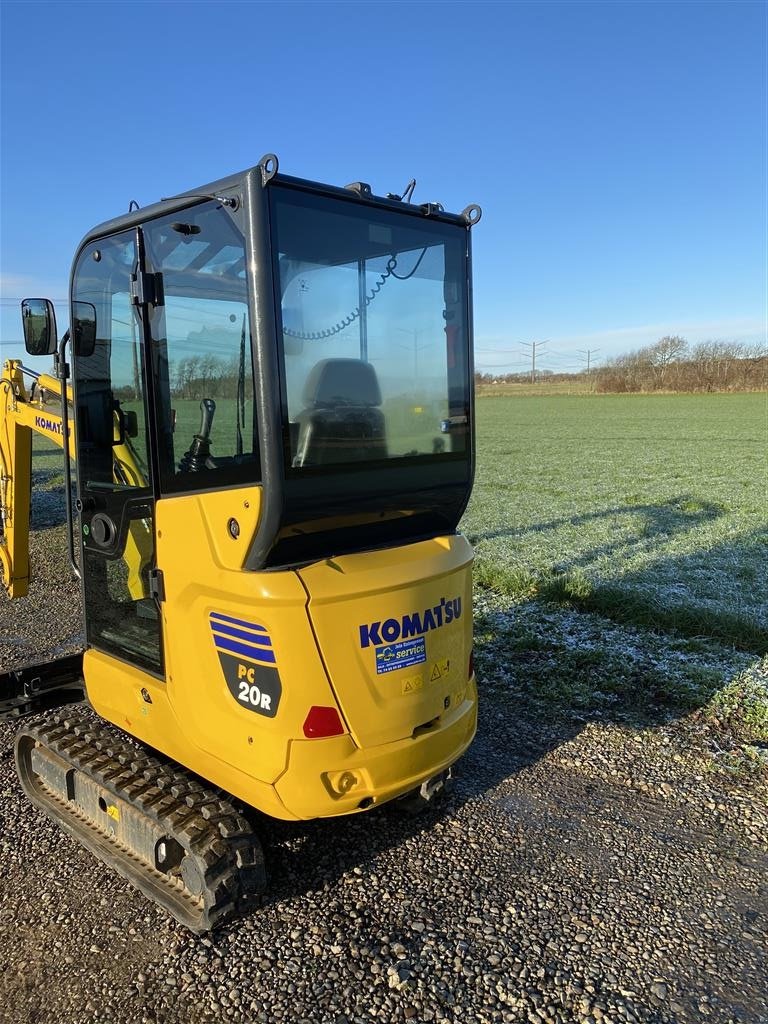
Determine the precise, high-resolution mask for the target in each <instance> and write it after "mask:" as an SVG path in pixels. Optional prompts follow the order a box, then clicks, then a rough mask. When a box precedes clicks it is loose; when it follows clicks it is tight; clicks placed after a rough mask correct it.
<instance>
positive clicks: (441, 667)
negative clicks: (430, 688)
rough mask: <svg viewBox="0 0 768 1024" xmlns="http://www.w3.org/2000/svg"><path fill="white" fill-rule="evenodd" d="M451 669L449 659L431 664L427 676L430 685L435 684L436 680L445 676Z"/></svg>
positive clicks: (442, 659)
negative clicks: (430, 669)
mask: <svg viewBox="0 0 768 1024" xmlns="http://www.w3.org/2000/svg"><path fill="white" fill-rule="evenodd" d="M450 668H451V659H450V658H441V660H440V661H434V662H432V671H431V673H430V676H429V681H430V683H436V682H437V680H438V679H442V678H443V676H447V675H448V672H449V671H450Z"/></svg>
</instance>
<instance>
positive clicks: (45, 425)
mask: <svg viewBox="0 0 768 1024" xmlns="http://www.w3.org/2000/svg"><path fill="white" fill-rule="evenodd" d="M46 393H50V394H52V395H54V396H56V397H58V398H59V399H60V398H61V381H59V380H58V379H57V378H56V377H53V376H51V375H50V374H46V373H42V374H40V375H39V377H37V379H36V381H35V382H34V384H33V386H32V387H31V388H29V389H27V387H26V385H25V382H24V370H23V367H22V364H21V362H20V361H19V360H17V359H9V360H7V361H6V362H5V363H4V364H3V367H2V371H1V372H0V571H1V572H2V581H3V586H4V587H5V590H6V592H7V594H8V596H9V597H11V598H16V597H26V595H27V594H28V592H29V513H30V505H31V494H32V432H33V431H35V432H36V433H38V434H40V435H41V436H42V437H47V438H48V440H49V441H53V443H54V444H56V445H58V446H59V447H60V448H62V449H64V450H65V451H66V453H67V455H68V456H69V458H71V459H74V458H75V451H76V449H75V427H74V417H72V418H71V419H70V421H69V438H68V443H67V440H65V438H64V424H63V422H62V417H61V414H60V413H59V412H52V411H51V409H50V408H49V407H48V406H46V404H45V401H44V395H45V394H46ZM67 399H68V401H69V402H70V403H71V401H72V389H71V388H67ZM117 428H118V424H117V423H116V441H117V443H116V444H115V446H114V448H113V463H114V466H115V470H116V473H119V478H118V479H120V480H125V478H126V477H127V478H128V479H129V480H130V481H131V483H133V484H135V485H138V486H141V485H142V484H143V483H144V480H143V474H142V472H141V470H140V468H139V466H138V463H137V461H136V458H135V455H134V452H133V449H132V448H131V446H130V444H129V442H128V441H127V440H126V441H125V442H123V443H120V442H119V433H118V432H117ZM65 500H67V501H68V500H69V495H67V496H66V497H65ZM151 552H152V538H151V537H150V536H149V533H148V529H147V526H146V525H145V524H144V522H143V521H141V520H139V521H134V522H133V523H132V524H131V528H130V531H129V535H128V538H127V542H126V548H125V554H124V559H125V562H126V564H127V566H128V572H129V588H130V591H131V594H132V596H133V597H134V599H137V598H140V597H143V596H145V594H144V591H145V589H146V587H145V583H144V578H143V570H144V569H145V567H146V565H147V563H148V561H149V558H150V556H151Z"/></svg>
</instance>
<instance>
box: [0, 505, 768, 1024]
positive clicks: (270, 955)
mask: <svg viewBox="0 0 768 1024" xmlns="http://www.w3.org/2000/svg"><path fill="white" fill-rule="evenodd" d="M53 521H55V516H54V517H53ZM51 522H52V520H44V521H43V522H42V523H38V526H41V527H44V528H43V529H41V530H40V531H39V532H38V533H36V534H35V536H34V550H33V555H34V558H35V570H36V574H37V580H38V583H37V585H36V586H35V589H34V593H33V597H32V598H30V599H28V600H26V601H22V602H17V603H16V604H14V605H10V604H9V603H8V602H6V601H4V600H2V599H0V665H2V666H3V667H7V666H8V665H10V664H11V663H16V662H18V663H23V662H24V661H27V660H30V653H31V652H32V651H33V647H32V646H31V644H30V642H29V641H33V642H34V643H36V644H38V645H39V646H38V650H37V653H40V654H49V653H51V652H53V651H64V650H66V649H69V648H71V647H72V646H76V645H77V643H78V637H79V623H78V619H77V590H76V588H75V587H73V586H72V585H71V584H70V583H69V582H68V581H67V580H66V574H65V572H64V570H63V568H62V567H61V564H60V562H61V558H60V554H61V552H60V551H59V550H57V549H56V547H55V545H56V544H59V545H60V544H61V542H62V536H63V531H62V529H61V527H60V526H53V525H51ZM57 563H59V564H57ZM586 618H587V617H586V616H585V620H586ZM15 637H20V638H22V639H23V640H24V641H25V643H24V644H20V643H18V642H17V640H16V639H14V638H15ZM492 653H493V652H492V650H486V651H485V652H481V654H480V658H479V664H480V668H481V684H482V686H481V688H482V696H483V701H482V705H481V708H482V710H481V718H480V729H479V735H478V739H477V741H476V742H475V744H474V745H473V747H472V748H471V750H470V752H469V753H468V755H467V756H466V757H465V758H464V759H463V761H462V762H461V764H460V765H459V772H458V779H457V783H456V787H455V789H454V791H453V792H452V793H451V794H450V795H449V797H448V798H447V799H446V801H445V802H444V804H443V805H442V806H441V807H440V808H439V809H437V810H430V811H429V812H427V814H425V815H423V816H422V817H420V818H416V819H414V818H407V817H403V816H401V815H400V814H399V813H398V812H396V811H395V810H394V809H392V808H386V807H383V808H380V809H377V810H375V811H373V812H371V813H368V814H366V815H364V816H357V817H355V818H351V819H348V820H345V821H336V822H315V823H309V824H306V825H300V826H289V825H285V824H279V823H276V824H274V825H272V826H270V827H269V828H268V829H267V831H266V832H265V834H264V840H265V844H266V852H267V858H268V865H269V869H270V875H271V890H270V894H269V896H268V898H267V900H266V903H265V905H264V906H263V907H262V908H260V909H258V910H255V911H253V912H252V913H251V914H250V915H249V916H248V917H246V918H244V919H242V920H240V921H238V922H236V923H234V924H232V925H230V926H229V927H227V928H225V929H224V930H223V931H221V932H218V933H216V934H215V935H214V936H213V937H212V938H202V939H201V938H196V937H194V936H191V935H189V934H188V933H186V932H185V931H184V930H183V929H182V928H181V927H180V926H178V925H176V924H175V923H174V922H172V921H171V920H169V919H168V918H167V917H166V916H165V915H164V914H163V913H162V912H161V911H160V910H159V909H157V908H155V907H154V906H153V905H151V904H149V903H148V902H146V901H145V900H144V899H143V897H141V896H140V895H138V894H137V893H136V892H134V891H133V890H131V889H130V888H129V887H128V886H127V884H126V883H124V882H123V881H122V880H121V879H120V878H119V877H118V876H116V875H114V874H113V873H112V872H110V871H109V870H108V869H107V868H106V867H104V866H102V865H101V864H100V863H99V862H97V861H96V860H94V859H93V858H92V857H91V856H90V855H89V854H88V853H86V852H85V851H84V850H82V849H80V847H79V846H78V845H77V844H76V843H75V842H74V841H73V840H71V839H70V838H69V837H67V836H65V835H64V834H63V833H62V832H60V831H59V830H58V829H57V828H56V826H55V825H53V824H52V823H50V822H49V821H48V820H47V819H45V818H44V817H43V816H42V815H40V814H39V813H38V812H37V811H36V810H34V809H33V808H32V807H31V806H30V805H29V804H28V803H27V802H26V801H25V800H24V798H23V797H22V795H21V793H20V790H19V787H18V785H17V782H16V779H15V774H14V770H13V762H12V753H11V751H12V743H13V736H14V731H15V729H14V726H13V725H12V724H10V723H3V724H0V872H1V873H0V878H1V879H2V881H1V882H0V908H1V909H2V913H1V914H0V949H2V950H3V951H4V964H3V969H2V972H0V1020H2V1021H4V1022H5V1021H8V1022H29V1024H33V1022H34V1024H45V1022H56V1024H70V1022H71V1024H80V1022H83V1024H84V1022H88V1021H105V1022H110V1024H123V1022H124V1024H137V1022H142V1024H144V1022H153V1024H176V1022H178V1024H197V1022H206V1021H221V1020H232V1021H238V1022H241V1021H243V1022H257V1021H258V1022H264V1024H272V1022H281V1021H286V1022H289V1021H290V1022H301V1021H318V1022H329V1024H352V1022H363V1021H373V1020H381V1021H393V1022H394V1021H403V1020H405V1021H408V1020H413V1021H416V1022H420V1021H435V1022H446V1021H447V1022H457V1024H459V1022H460V1024H464V1022H467V1024H469V1022H496V1021H501V1022H505V1021H524V1022H525V1021H530V1022H531V1024H540V1022H547V1021H557V1022H560V1021H562V1022H570V1021H575V1022H580V1024H611V1022H613V1024H621V1022H624V1021H628V1022H633V1021H642V1022H667V1021H670V1022H672V1021H679V1022H694V1021H696V1022H699V1021H702V1020H707V1021H710V1022H713V1024H714V1022H735V1021H739V1022H750V1024H757V1022H764V1021H768V996H766V953H768V942H767V941H766V935H767V934H768V871H767V870H766V869H767V868H768V847H766V836H768V828H766V826H767V825H768V818H767V816H766V786H765V777H764V775H763V774H761V773H759V772H756V773H753V774H745V773H743V772H739V773H734V774H730V773H728V772H724V771H715V770H711V767H710V763H709V761H708V760H707V759H706V758H705V757H704V755H703V754H701V753H700V752H698V751H697V750H696V748H695V746H692V745H691V742H690V738H689V737H688V735H687V733H686V732H685V731H684V730H681V728H680V727H679V723H675V722H673V721H669V719H668V717H666V716H663V717H659V718H658V719H657V720H656V721H651V722H650V723H647V724H646V725H645V726H643V727H640V726H631V725H627V724H626V723H622V724H616V723H615V722H614V723H611V722H608V721H603V720H600V719H599V717H594V716H593V717H592V718H590V716H588V715H587V716H580V717H579V718H573V719H570V720H569V719H562V718H560V717H558V716H554V717H553V718H552V719H551V720H549V721H548V720H546V719H542V718H541V716H540V715H538V714H535V713H534V712H533V710H532V707H531V706H530V705H528V704H526V703H525V702H524V701H521V702H517V701H516V700H515V699H513V698H512V696H511V692H512V691H511V690H509V689H507V688H506V687H507V681H506V674H505V673H504V672H499V673H496V674H494V672H493V671H492V670H491V668H490V666H491V664H492Z"/></svg>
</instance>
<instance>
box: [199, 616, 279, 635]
mask: <svg viewBox="0 0 768 1024" xmlns="http://www.w3.org/2000/svg"><path fill="white" fill-rule="evenodd" d="M210 619H211V625H213V624H214V620H216V621H218V622H231V623H232V624H233V625H235V626H245V628H246V629H253V630H256V632H258V633H266V632H267V629H266V627H265V626H257V625H256V623H255V622H246V621H245V619H234V618H233V617H232V616H231V615H222V614H221V613H220V612H211V614H210Z"/></svg>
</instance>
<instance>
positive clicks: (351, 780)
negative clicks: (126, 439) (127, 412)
mask: <svg viewBox="0 0 768 1024" xmlns="http://www.w3.org/2000/svg"><path fill="white" fill-rule="evenodd" d="M258 514H259V491H258V489H254V488H248V489H242V490H230V491H223V492H218V493H216V492H209V493H203V494H198V495H189V496H179V497H174V498H167V499H162V500H161V501H159V502H158V503H157V505H156V528H157V564H158V566H159V567H160V568H161V569H162V572H163V579H164V584H165V600H164V601H163V602H162V603H161V604H160V609H161V616H162V630H163V649H164V659H165V679H164V680H161V679H158V678H156V677H153V676H151V675H149V674H148V673H146V672H143V671H142V670H140V669H138V668H135V667H133V666H129V665H127V664H125V663H123V662H120V661H118V660H117V659H115V658H113V657H110V656H109V655H107V654H105V653H102V652H97V651H89V652H88V653H87V655H86V659H85V675H86V684H87V689H88V695H89V698H90V700H91V702H92V703H93V705H94V707H95V708H96V710H97V711H98V712H99V713H100V714H102V715H103V716H104V717H105V718H107V719H109V720H110V721H113V722H115V723H116V724H117V725H119V726H120V727H121V728H123V729H125V730H127V731H128V732H131V733H132V734H134V735H136V736H137V737H138V738H140V739H142V740H143V741H145V742H146V743H148V744H150V745H151V746H153V747H155V748H156V749H158V750H161V751H163V752H164V753H166V754H167V755H169V756H170V757H173V758H174V759H175V760H177V761H179V762H180V763H182V764H184V765H186V766H187V767H188V768H190V769H191V770H193V771H195V772H197V773H198V774H199V775H201V776H202V777H204V778H206V779H208V780H210V781H211V782H213V783H214V784H216V785H218V786H221V787H222V788H223V789H225V790H227V791H228V792H229V793H231V794H233V795H234V796H236V797H238V798H240V799H242V800H243V801H245V802H246V803H248V804H250V805H251V806H253V807H256V808H258V809H259V810H261V811H263V812H264V813H266V814H270V815H272V816H275V817H280V818H288V819H296V818H312V817H320V816H330V815H338V814H346V813H351V812H354V811H357V810H362V809H365V808H367V807H369V806H372V805H373V804H376V803H380V802H382V801H383V800H387V799H391V798H392V797H396V796H398V795H400V794H402V793H405V792H407V791H408V790H409V789H412V788H414V787H415V786H417V785H419V784H420V783H421V782H422V781H424V780H426V779H427V778H429V777H430V776H432V775H434V774H436V773H437V772H439V771H442V770H443V769H444V768H446V767H448V766H449V765H450V764H452V763H453V762H454V761H455V760H456V759H457V758H458V757H459V756H460V755H461V754H462V753H463V752H464V750H465V749H466V748H467V746H468V745H469V743H470V742H471V740H472V737H473V736H474V732H475V728H476V718H477V708H476V705H477V701H476V687H475V680H474V677H473V676H472V677H470V654H471V645H472V614H471V564H472V550H471V548H470V546H469V544H468V543H467V541H466V540H465V539H464V538H463V537H458V536H454V537H443V538H437V539H434V540H430V541H424V542H421V543H417V544H411V545H406V546H403V547H397V548H391V549H388V550H380V551H375V552H367V553H360V554H355V555H347V556H343V557H339V558H336V559H328V560H325V561H323V562H319V563H316V564H313V565H311V566H308V567H305V568H302V569H299V570H297V571H293V570H285V571H278V572H248V571H245V570H244V569H243V568H242V566H243V563H244V561H245V557H246V554H247V539H246V538H248V537H250V536H252V534H253V529H254V527H255V524H256V521H257V518H258ZM232 515H237V518H238V520H239V523H240V528H241V529H240V534H239V537H237V538H234V539H233V537H232V536H231V535H230V532H229V530H228V528H227V523H228V520H229V518H230V517H231V516H232ZM317 707H319V708H323V709H331V712H330V713H331V714H332V715H333V714H334V713H335V715H336V721H337V723H338V726H339V728H338V730H337V733H338V734H337V735H330V734H329V735H324V736H317V735H313V734H312V733H311V731H310V733H309V734H308V733H307V732H306V731H305V723H306V721H307V717H308V715H309V712H310V709H312V708H317Z"/></svg>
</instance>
